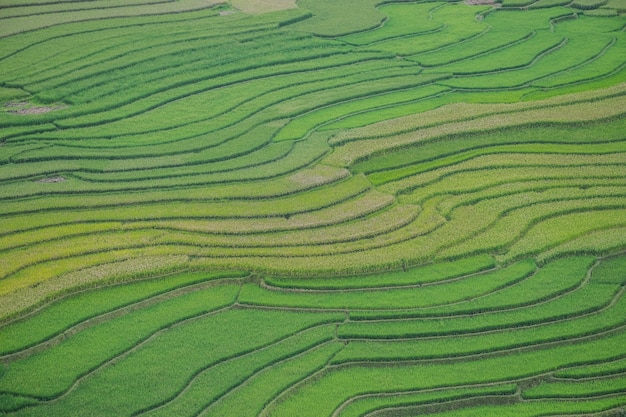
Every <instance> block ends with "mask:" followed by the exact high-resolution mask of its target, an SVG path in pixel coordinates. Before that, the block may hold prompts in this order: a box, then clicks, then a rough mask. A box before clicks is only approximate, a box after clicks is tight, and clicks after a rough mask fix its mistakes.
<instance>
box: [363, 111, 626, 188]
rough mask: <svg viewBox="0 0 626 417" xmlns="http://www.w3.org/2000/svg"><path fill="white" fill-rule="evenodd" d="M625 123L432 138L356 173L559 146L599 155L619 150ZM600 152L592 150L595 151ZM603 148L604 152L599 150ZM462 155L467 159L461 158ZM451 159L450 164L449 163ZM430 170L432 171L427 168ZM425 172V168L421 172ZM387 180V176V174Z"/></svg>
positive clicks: (553, 149) (535, 127) (507, 129)
mask: <svg viewBox="0 0 626 417" xmlns="http://www.w3.org/2000/svg"><path fill="white" fill-rule="evenodd" d="M625 128H626V122H625V121H624V119H623V118H616V119H614V120H609V121H603V122H592V123H586V124H576V125H574V124H571V123H568V124H539V125H533V126H523V127H522V128H520V127H519V126H517V127H505V128H502V129H497V130H495V131H486V132H467V133H464V134H463V135H452V136H444V137H440V138H434V139H432V140H430V141H428V142H425V143H420V144H417V145H413V146H409V147H404V148H402V149H398V150H395V151H394V150H392V151H390V152H389V153H386V154H383V155H380V156H373V157H371V158H369V159H367V160H365V161H363V162H359V163H356V164H355V165H354V166H353V169H354V170H355V171H356V172H365V173H368V174H369V173H374V172H377V171H383V170H390V169H400V168H403V167H407V168H406V169H407V171H408V170H409V168H408V166H410V165H413V164H417V163H427V162H428V163H430V164H435V163H437V162H438V161H439V160H442V162H438V165H434V167H438V166H445V161H446V159H445V158H454V157H456V159H459V162H460V161H462V160H465V159H469V158H471V157H472V156H471V155H473V153H472V152H471V151H473V152H474V153H479V152H480V150H484V151H485V152H489V150H490V148H492V147H493V151H492V152H494V153H499V152H506V151H507V150H509V151H513V152H514V151H515V150H516V149H517V150H518V151H520V152H532V151H533V150H534V149H538V150H537V151H536V152H535V153H541V152H550V151H551V152H558V150H559V145H566V144H569V145H579V146H571V147H565V146H564V147H563V148H562V149H563V150H562V153H568V152H576V151H577V152H580V153H596V152H598V153H602V150H603V151H604V152H607V153H608V152H618V151H620V150H622V148H621V146H622V144H621V143H620V141H621V140H623V139H626V138H625V137H624V133H623V132H624V129H625ZM590 138H593V141H590ZM598 147H600V150H598V151H596V148H598ZM602 147H606V149H602ZM464 152H466V153H467V158H463V155H464ZM452 161H453V160H451V161H450V163H452ZM430 169H432V168H430ZM424 170H426V169H424ZM389 176H390V177H391V174H389Z"/></svg>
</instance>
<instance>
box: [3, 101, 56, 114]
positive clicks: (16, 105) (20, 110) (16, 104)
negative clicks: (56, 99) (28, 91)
mask: <svg viewBox="0 0 626 417" xmlns="http://www.w3.org/2000/svg"><path fill="white" fill-rule="evenodd" d="M67 107H68V106H66V105H64V104H57V105H52V106H36V105H33V104H32V103H29V102H28V101H10V102H8V103H5V105H4V108H5V109H8V110H7V113H10V114H18V115H22V116H25V115H33V114H44V113H49V112H51V111H54V110H62V109H66V108H67Z"/></svg>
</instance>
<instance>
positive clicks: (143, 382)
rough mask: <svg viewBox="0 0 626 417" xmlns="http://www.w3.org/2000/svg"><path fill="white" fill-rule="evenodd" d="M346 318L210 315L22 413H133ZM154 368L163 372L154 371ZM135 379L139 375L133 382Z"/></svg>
mask: <svg viewBox="0 0 626 417" xmlns="http://www.w3.org/2000/svg"><path fill="white" fill-rule="evenodd" d="M342 318H343V315H341V314H339V315H338V314H311V313H309V314H307V313H289V312H282V311H279V312H276V311H274V312H272V311H259V310H246V309H229V310H227V311H222V312H220V313H218V314H213V315H207V316H205V317H202V318H199V319H197V320H191V321H187V322H185V323H182V324H181V325H178V326H174V327H171V328H170V329H169V330H168V331H164V332H159V333H156V334H155V335H154V336H153V337H151V338H150V340H147V341H146V342H145V343H143V344H142V345H139V346H137V347H136V348H135V349H134V350H133V351H131V352H129V353H128V354H125V355H123V356H121V357H118V358H117V359H116V360H114V361H111V362H108V363H107V364H105V365H104V366H103V367H101V368H100V369H99V370H98V372H97V373H94V374H93V375H91V376H90V377H89V378H85V379H84V380H82V381H80V383H79V384H78V385H77V386H75V388H74V389H73V390H72V391H71V392H70V393H71V395H66V396H63V397H61V398H59V399H58V400H57V401H53V402H50V403H49V404H44V405H42V406H41V407H38V408H34V409H33V408H31V409H25V410H24V412H25V413H27V414H28V415H31V416H36V415H46V416H52V415H67V413H68V412H70V413H75V414H77V415H80V414H90V413H93V412H95V410H105V411H104V413H106V414H102V412H100V413H98V414H99V415H112V416H115V415H120V414H125V413H128V414H131V413H133V411H139V410H144V409H147V408H148V407H150V406H152V405H154V404H158V403H159V402H161V401H162V400H163V399H164V398H169V397H171V396H172V395H176V393H177V392H180V390H181V389H183V388H184V387H185V385H186V384H187V383H188V381H189V380H190V379H191V378H193V377H194V375H197V373H198V371H201V370H203V369H208V367H211V366H213V365H218V364H220V363H225V361H228V360H231V359H233V358H237V357H242V355H246V354H248V353H250V352H259V351H260V350H262V349H264V348H267V347H271V346H272V345H275V344H277V343H278V342H280V341H282V340H285V339H286V338H287V337H288V336H290V335H292V334H296V333H299V332H302V331H303V330H305V329H307V328H311V327H315V326H318V325H320V324H324V323H329V322H336V321H339V320H341V319H342ZM260 329H263V330H262V331H259V330H260ZM178 352H180V354H177V353H178ZM183 352H184V353H183ZM154 369H159V372H153V370H154ZM248 372H249V371H248ZM131 375H134V376H136V377H133V378H129V376H131ZM103 390H105V391H108V392H109V393H110V395H114V396H115V398H116V401H115V403H114V404H111V402H110V401H109V398H108V397H107V396H102V395H101V393H102V392H104V391H103Z"/></svg>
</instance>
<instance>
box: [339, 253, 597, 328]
mask: <svg viewBox="0 0 626 417" xmlns="http://www.w3.org/2000/svg"><path fill="white" fill-rule="evenodd" d="M594 261H595V258H593V257H585V256H581V257H570V258H563V259H559V260H555V261H553V262H550V263H548V264H547V265H545V266H543V267H542V268H541V269H539V270H538V271H537V273H536V274H534V275H532V276H531V277H529V278H528V279H526V280H524V281H523V282H520V283H519V284H518V285H514V286H511V287H508V288H504V289H501V290H499V291H497V292H494V293H491V294H487V295H485V296H483V297H478V298H475V299H470V300H467V301H464V302H459V303H457V304H453V305H447V306H442V307H433V308H427V309H414V310H410V309H407V310H404V311H402V310H397V311H393V312H387V313H385V312H382V311H378V312H366V311H355V312H351V314H350V318H351V319H355V320H359V319H372V318H385V317H387V318H407V317H428V316H454V315H462V314H472V313H482V312H487V311H499V310H502V309H511V308H518V307H523V306H531V305H535V304H538V303H540V302H542V301H547V300H551V299H553V298H555V297H557V296H559V295H563V294H566V293H568V292H570V291H573V290H575V289H577V288H579V287H580V285H581V284H582V283H583V282H584V281H585V279H586V277H587V273H588V271H589V269H590V268H591V266H592V265H593V263H594ZM555 277H558V279H556V278H555Z"/></svg>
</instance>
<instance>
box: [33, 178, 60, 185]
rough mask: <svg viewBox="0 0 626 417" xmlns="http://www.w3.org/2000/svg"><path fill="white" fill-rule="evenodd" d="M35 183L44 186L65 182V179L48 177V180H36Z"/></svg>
mask: <svg viewBox="0 0 626 417" xmlns="http://www.w3.org/2000/svg"><path fill="white" fill-rule="evenodd" d="M37 182H42V183H46V184H53V183H57V182H65V178H63V177H49V178H41V179H38V180H37Z"/></svg>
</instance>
